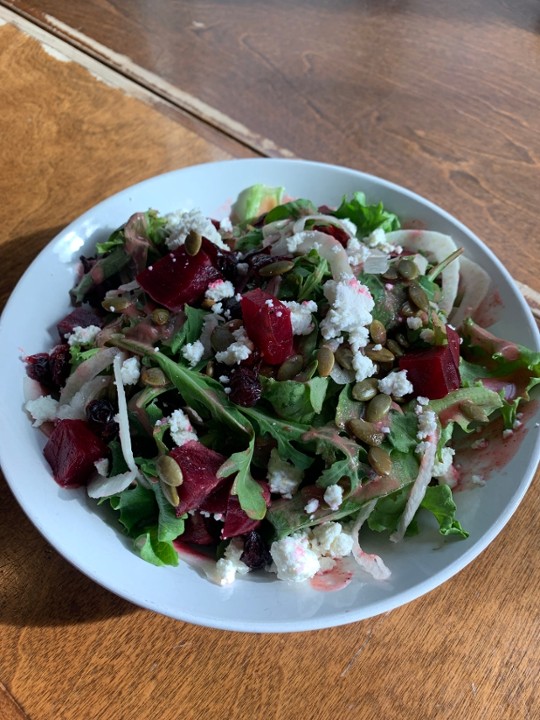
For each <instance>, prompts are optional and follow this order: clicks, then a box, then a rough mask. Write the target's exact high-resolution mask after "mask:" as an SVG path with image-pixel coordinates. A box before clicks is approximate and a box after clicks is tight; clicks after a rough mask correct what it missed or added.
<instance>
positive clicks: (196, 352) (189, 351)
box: [182, 340, 204, 367]
mask: <svg viewBox="0 0 540 720" xmlns="http://www.w3.org/2000/svg"><path fill="white" fill-rule="evenodd" d="M182 355H183V356H184V357H185V359H186V360H187V361H188V363H189V364H190V365H191V367H195V365H196V364H197V363H198V362H199V361H200V360H202V357H203V355H204V345H203V344H202V342H201V341H200V340H195V342H192V343H187V345H184V347H183V348H182Z"/></svg>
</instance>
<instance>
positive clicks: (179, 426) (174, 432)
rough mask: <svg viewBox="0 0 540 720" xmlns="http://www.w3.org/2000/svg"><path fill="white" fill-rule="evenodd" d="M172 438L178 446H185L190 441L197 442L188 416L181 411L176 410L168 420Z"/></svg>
mask: <svg viewBox="0 0 540 720" xmlns="http://www.w3.org/2000/svg"><path fill="white" fill-rule="evenodd" d="M168 422H169V429H170V431H171V437H172V439H173V441H174V442H175V444H176V445H178V446H180V445H185V443H187V442H189V441H190V440H197V435H196V433H195V432H194V430H193V425H192V424H191V422H190V420H189V418H188V416H187V415H186V414H185V413H184V412H183V411H182V410H180V409H178V410H175V411H174V412H173V413H172V415H170V416H169V418H168Z"/></svg>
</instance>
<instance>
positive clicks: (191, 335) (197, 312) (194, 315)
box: [163, 305, 208, 355]
mask: <svg viewBox="0 0 540 720" xmlns="http://www.w3.org/2000/svg"><path fill="white" fill-rule="evenodd" d="M184 313H185V316H186V319H185V322H184V324H183V325H182V327H181V328H180V330H178V332H177V333H176V334H175V335H174V336H173V337H172V338H171V340H168V341H165V342H164V343H163V344H164V345H165V346H166V347H169V348H170V349H171V353H172V354H173V355H176V354H177V353H178V352H179V350H180V349H181V348H182V347H183V346H184V345H187V344H188V343H194V342H195V341H196V340H198V339H199V338H200V336H201V331H202V327H203V324H204V318H205V317H206V315H208V312H207V311H206V310H203V309H201V308H194V307H191V305H184Z"/></svg>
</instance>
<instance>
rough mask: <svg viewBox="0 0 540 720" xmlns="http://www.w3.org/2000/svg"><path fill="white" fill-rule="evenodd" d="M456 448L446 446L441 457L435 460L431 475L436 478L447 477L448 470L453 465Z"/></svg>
mask: <svg viewBox="0 0 540 720" xmlns="http://www.w3.org/2000/svg"><path fill="white" fill-rule="evenodd" d="M455 452H456V451H455V450H454V448H449V447H445V448H443V449H442V451H441V459H440V460H435V464H434V465H433V470H432V471H431V476H432V477H435V478H439V477H445V476H446V475H447V474H448V471H449V470H450V468H451V467H452V462H453V459H454V454H455Z"/></svg>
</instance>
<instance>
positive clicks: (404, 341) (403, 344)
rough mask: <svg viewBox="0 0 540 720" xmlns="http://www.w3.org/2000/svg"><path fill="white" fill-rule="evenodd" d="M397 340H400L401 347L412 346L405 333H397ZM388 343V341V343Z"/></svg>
mask: <svg viewBox="0 0 540 720" xmlns="http://www.w3.org/2000/svg"><path fill="white" fill-rule="evenodd" d="M396 342H398V343H399V344H400V345H401V347H404V348H408V347H409V346H410V343H409V341H408V340H407V338H406V337H405V335H404V334H403V333H397V334H396ZM387 344H388V343H387Z"/></svg>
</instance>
